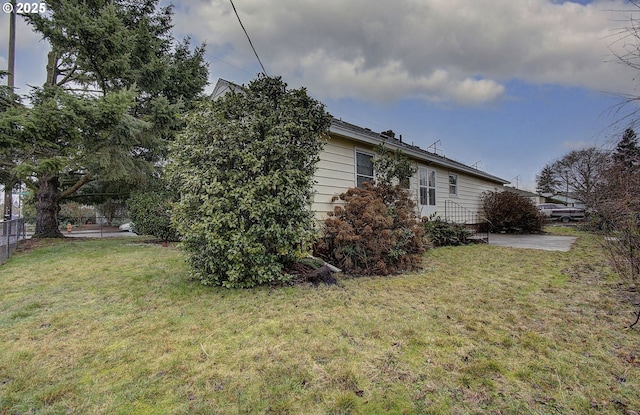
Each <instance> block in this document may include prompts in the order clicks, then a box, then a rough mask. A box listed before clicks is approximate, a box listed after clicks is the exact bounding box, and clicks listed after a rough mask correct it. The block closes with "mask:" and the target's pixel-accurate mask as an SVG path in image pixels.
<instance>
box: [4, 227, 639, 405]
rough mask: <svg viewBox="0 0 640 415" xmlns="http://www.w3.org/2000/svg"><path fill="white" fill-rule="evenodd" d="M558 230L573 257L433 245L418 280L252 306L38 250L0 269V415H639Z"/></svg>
mask: <svg viewBox="0 0 640 415" xmlns="http://www.w3.org/2000/svg"><path fill="white" fill-rule="evenodd" d="M553 231H554V232H555V228H554V230H553ZM562 232H563V234H571V235H578V236H579V239H578V241H577V242H576V244H575V245H574V247H573V248H572V250H571V251H570V252H547V251H535V250H523V249H511V248H503V247H496V246H491V245H468V246H461V247H444V248H439V249H436V250H430V251H428V252H427V253H426V254H425V261H424V268H423V270H422V271H420V272H416V273H410V274H405V275H399V276H393V277H364V278H353V279H350V278H346V277H343V278H342V279H341V281H340V283H339V284H338V285H331V286H325V285H320V286H317V287H316V286H314V285H312V284H302V285H298V286H293V287H279V288H274V287H260V288H253V289H247V290H229V289H225V288H220V287H205V286H202V285H201V284H200V283H199V282H197V281H191V280H189V279H188V270H187V267H186V264H185V262H184V257H183V255H182V253H181V252H180V251H179V250H177V249H175V248H174V247H168V248H164V247H161V246H160V245H158V244H149V243H146V242H145V240H144V239H142V238H135V237H133V238H127V239H114V240H88V241H81V240H71V241H70V240H60V241H53V242H51V241H46V242H43V243H44V245H41V246H39V247H36V248H34V249H32V250H30V251H28V252H18V253H16V254H15V255H14V256H13V257H12V258H11V259H10V260H9V261H8V262H7V263H6V264H5V265H3V266H1V267H0V292H2V296H1V297H0V344H2V347H1V348H0V413H6V414H28V413H29V414H60V413H68V414H157V413H171V414H187V413H189V414H215V413H218V414H240V413H244V414H247V413H251V414H253V413H256V414H287V413H289V414H299V413H305V414H380V413H391V414H404V413H412V414H420V413H423V414H485V413H493V414H500V413H501V414H515V413H534V414H549V413H562V414H632V413H636V412H638V410H639V409H640V392H639V391H640V367H639V362H638V361H637V356H638V355H639V353H640V346H639V344H640V342H639V341H638V340H639V335H640V334H639V333H638V331H637V330H624V329H623V328H624V326H625V325H626V324H627V323H628V321H629V320H630V319H631V317H632V316H633V312H634V308H633V306H632V305H630V304H629V303H628V302H626V301H622V300H621V298H620V297H619V296H618V295H619V294H618V293H620V292H622V291H621V287H620V284H623V283H624V281H623V280H621V279H619V278H618V277H617V276H616V275H615V274H613V273H612V272H611V269H610V267H609V265H608V263H607V260H606V257H605V256H604V255H603V254H602V253H601V252H600V251H599V249H598V242H599V241H598V239H597V237H594V236H591V235H589V234H584V233H577V232H576V231H574V230H567V229H562Z"/></svg>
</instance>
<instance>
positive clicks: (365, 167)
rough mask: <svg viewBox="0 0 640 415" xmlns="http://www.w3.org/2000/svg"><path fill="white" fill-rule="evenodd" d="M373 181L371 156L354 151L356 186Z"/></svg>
mask: <svg viewBox="0 0 640 415" xmlns="http://www.w3.org/2000/svg"><path fill="white" fill-rule="evenodd" d="M372 180H373V155H372V154H368V153H363V152H361V151H356V185H357V186H358V187H362V184H363V183H365V182H370V181H372Z"/></svg>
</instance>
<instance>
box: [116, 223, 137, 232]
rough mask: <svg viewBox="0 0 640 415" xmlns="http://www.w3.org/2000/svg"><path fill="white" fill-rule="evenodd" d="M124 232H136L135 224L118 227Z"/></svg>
mask: <svg viewBox="0 0 640 415" xmlns="http://www.w3.org/2000/svg"><path fill="white" fill-rule="evenodd" d="M118 229H120V230H121V231H122V232H134V230H133V222H127V223H123V224H122V225H120V226H119V227H118Z"/></svg>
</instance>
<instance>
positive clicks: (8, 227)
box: [2, 221, 11, 259]
mask: <svg viewBox="0 0 640 415" xmlns="http://www.w3.org/2000/svg"><path fill="white" fill-rule="evenodd" d="M2 230H3V231H4V232H5V233H6V234H7V259H9V255H10V254H11V245H10V244H11V239H10V238H11V236H10V235H11V221H4V222H3V226H2Z"/></svg>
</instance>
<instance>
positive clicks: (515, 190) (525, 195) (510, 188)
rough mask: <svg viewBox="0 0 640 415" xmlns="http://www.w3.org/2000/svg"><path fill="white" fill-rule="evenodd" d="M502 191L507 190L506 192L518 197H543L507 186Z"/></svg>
mask: <svg viewBox="0 0 640 415" xmlns="http://www.w3.org/2000/svg"><path fill="white" fill-rule="evenodd" d="M504 190H508V191H510V192H514V193H517V194H519V195H520V196H524V197H544V196H543V195H541V194H538V193H533V192H529V191H527V190H522V189H517V188H515V187H509V186H507V187H505V188H504Z"/></svg>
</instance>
